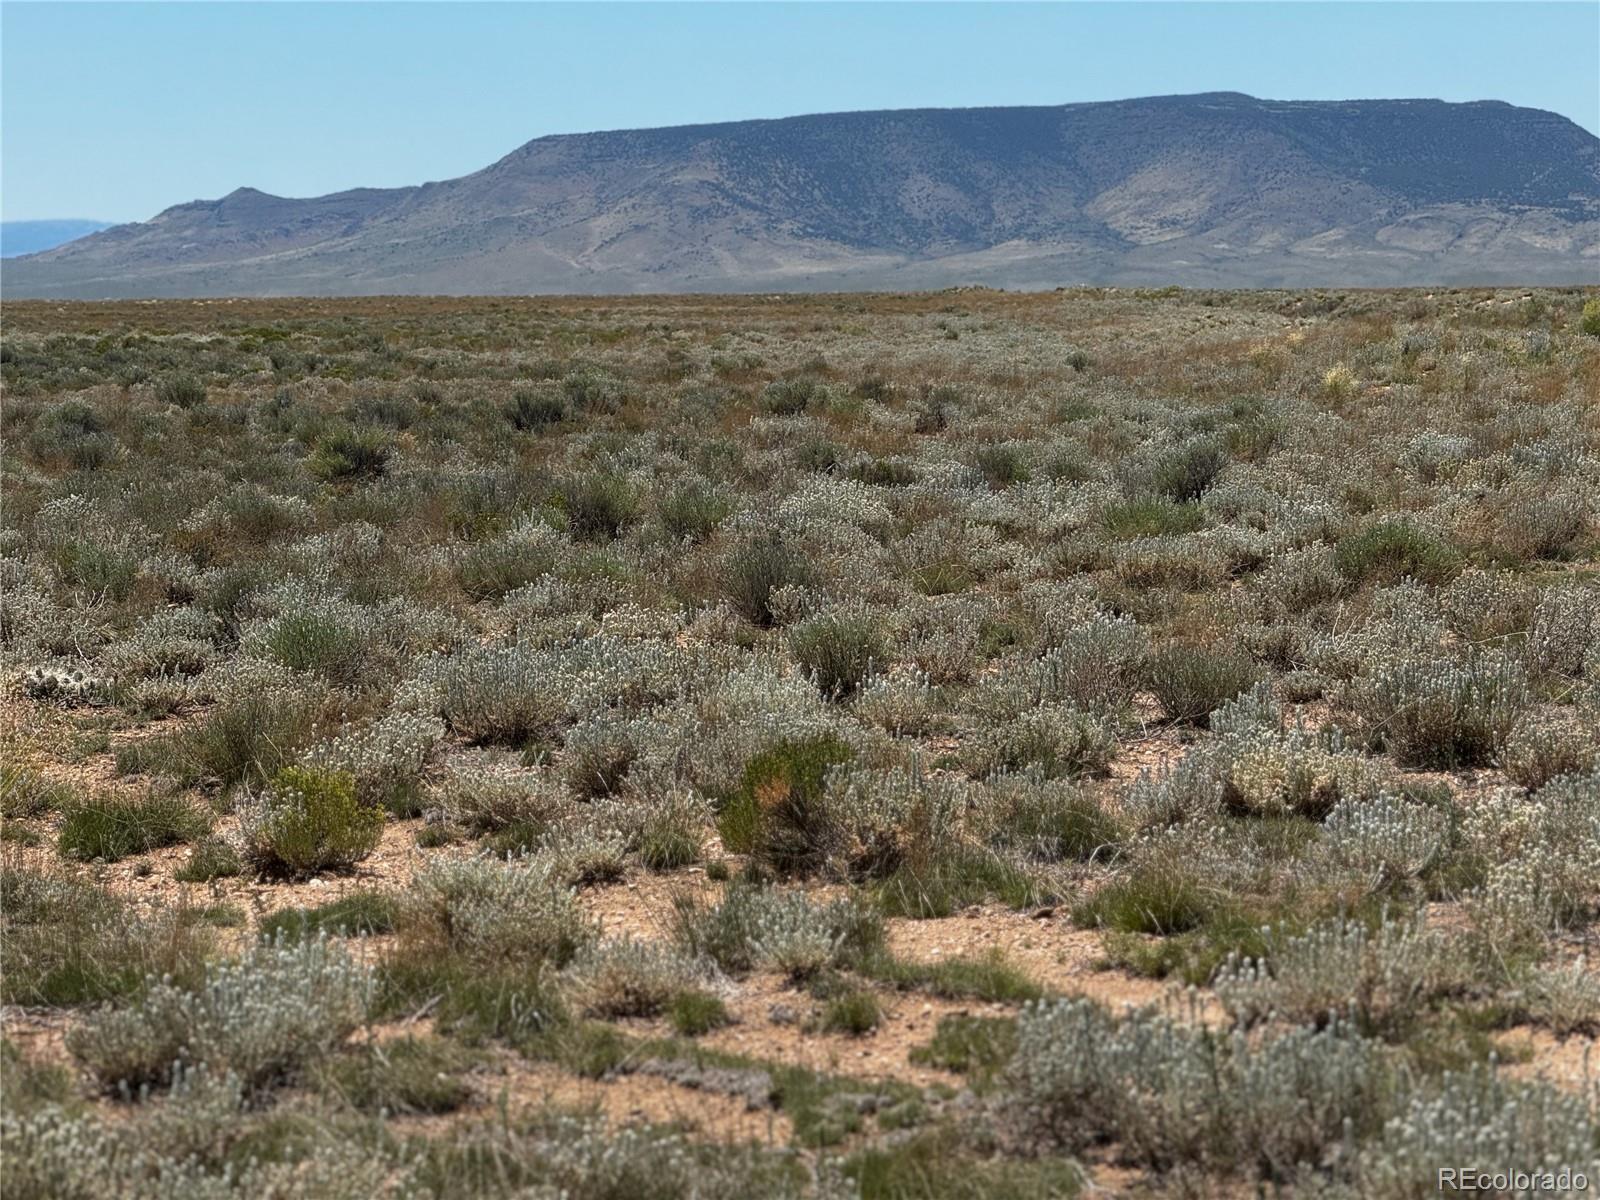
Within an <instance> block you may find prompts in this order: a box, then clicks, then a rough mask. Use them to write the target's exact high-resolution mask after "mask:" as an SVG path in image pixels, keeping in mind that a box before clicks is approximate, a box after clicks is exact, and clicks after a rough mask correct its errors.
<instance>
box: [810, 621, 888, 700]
mask: <svg viewBox="0 0 1600 1200" xmlns="http://www.w3.org/2000/svg"><path fill="white" fill-rule="evenodd" d="M789 650H790V653H792V654H793V655H794V658H795V662H796V663H798V664H799V666H800V669H801V670H802V671H804V672H805V673H806V674H807V675H809V676H810V677H811V678H812V679H813V680H815V681H816V684H817V687H818V689H819V690H820V691H821V692H822V694H823V695H824V696H828V697H830V698H832V699H839V698H842V697H845V696H849V695H852V694H853V693H854V692H855V691H856V690H857V689H858V688H860V686H861V684H862V682H863V681H864V680H865V679H866V678H867V677H868V676H869V675H870V674H871V673H872V670H873V667H874V666H880V667H881V666H882V665H883V663H884V660H885V659H886V658H887V657H888V646H887V643H886V642H885V641H884V637H883V633H882V632H881V630H880V629H879V628H878V624H877V622H876V621H875V620H873V618H872V617H871V616H870V615H869V614H867V613H865V612H863V611H860V610H859V609H842V610H838V611H834V612H828V613H822V614H820V615H818V616H815V617H811V618H810V619H808V620H805V621H801V622H800V623H799V624H797V625H794V626H792V627H791V628H790V629H789Z"/></svg>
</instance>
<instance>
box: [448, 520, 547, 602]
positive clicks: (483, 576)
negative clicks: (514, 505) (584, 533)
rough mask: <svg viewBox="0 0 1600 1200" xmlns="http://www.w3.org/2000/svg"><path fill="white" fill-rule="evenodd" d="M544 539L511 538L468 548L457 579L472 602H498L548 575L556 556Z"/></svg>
mask: <svg viewBox="0 0 1600 1200" xmlns="http://www.w3.org/2000/svg"><path fill="white" fill-rule="evenodd" d="M552 541H553V539H551V538H549V537H548V536H547V535H542V536H536V535H533V534H513V535H512V536H510V537H505V538H497V539H495V540H493V541H485V542H478V543H476V544H475V545H473V546H471V547H469V548H468V549H467V551H466V553H465V554H463V555H462V557H461V561H460V562H459V563H458V564H457V566H456V579H457V581H458V582H459V583H460V584H461V590H462V591H463V592H465V593H466V594H467V597H468V599H471V600H499V599H501V598H503V597H504V596H506V595H507V594H509V593H511V592H514V591H516V590H517V589H518V588H520V587H524V586H526V585H527V584H530V583H535V582H537V581H538V580H540V579H543V578H544V577H545V576H547V575H549V574H550V572H551V570H553V569H554V567H555V565H556V553H555V550H554V548H553V545H552V544H551V543H552Z"/></svg>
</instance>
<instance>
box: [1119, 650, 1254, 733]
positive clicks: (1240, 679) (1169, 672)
mask: <svg viewBox="0 0 1600 1200" xmlns="http://www.w3.org/2000/svg"><path fill="white" fill-rule="evenodd" d="M1147 672H1148V679H1149V683H1150V690H1151V691H1152V692H1153V693H1154V694H1155V697H1156V700H1157V702H1158V703H1159V704H1160V705H1161V712H1162V714H1163V715H1164V716H1166V717H1167V718H1168V719H1169V720H1174V721H1187V722H1191V723H1193V724H1196V725H1201V726H1204V725H1206V724H1207V723H1208V721H1209V720H1210V716H1211V712H1212V710H1213V709H1215V708H1217V707H1219V706H1220V705H1222V704H1223V703H1225V702H1226V701H1229V700H1232V699H1233V698H1234V697H1235V696H1238V695H1239V694H1240V693H1242V692H1248V691H1249V690H1250V689H1251V688H1253V687H1255V686H1256V684H1257V683H1259V682H1260V680H1261V670H1260V668H1259V667H1257V666H1256V665H1255V664H1254V663H1252V662H1251V661H1250V660H1249V659H1248V658H1247V657H1245V656H1244V655H1243V654H1241V653H1240V652H1238V651H1237V650H1233V649H1231V648H1229V647H1226V646H1179V645H1174V646H1167V647H1165V648H1164V649H1162V650H1158V651H1157V652H1156V653H1155V654H1153V655H1151V657H1150V662H1149V666H1148V667H1147Z"/></svg>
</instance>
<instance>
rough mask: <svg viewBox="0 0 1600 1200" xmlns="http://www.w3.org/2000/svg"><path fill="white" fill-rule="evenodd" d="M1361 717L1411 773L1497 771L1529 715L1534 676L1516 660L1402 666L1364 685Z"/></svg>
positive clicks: (1377, 673)
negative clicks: (1485, 766) (1417, 769)
mask: <svg viewBox="0 0 1600 1200" xmlns="http://www.w3.org/2000/svg"><path fill="white" fill-rule="evenodd" d="M1352 701H1353V706H1354V708H1355V711H1356V713H1357V715H1358V716H1359V717H1360V718H1361V720H1362V721H1363V723H1364V724H1365V725H1366V727H1367V728H1368V729H1369V730H1371V732H1372V734H1373V735H1374V737H1375V738H1376V739H1377V740H1378V741H1379V742H1380V744H1382V745H1383V746H1384V747H1386V748H1387V749H1389V750H1390V751H1392V752H1393V753H1394V755H1395V757H1396V758H1398V759H1399V760H1400V762H1402V763H1404V764H1406V765H1408V766H1442V767H1455V766H1476V765H1478V764H1480V763H1490V762H1493V761H1494V758H1495V756H1496V755H1497V754H1498V753H1499V752H1500V751H1501V749H1502V748H1503V747H1504V746H1505V745H1506V742H1507V740H1508V739H1509V738H1510V736H1511V731H1512V730H1513V729H1514V728H1515V727H1516V724H1517V721H1518V719H1519V718H1520V717H1521V716H1522V714H1523V712H1524V711H1525V710H1526V709H1527V707H1528V702H1529V692H1528V679H1527V673H1526V672H1525V671H1524V670H1523V669H1522V666H1521V664H1520V663H1519V662H1518V661H1517V660H1516V659H1514V658H1511V657H1509V656H1506V655H1497V654H1477V653H1475V654H1472V655H1469V656H1468V657H1467V658H1466V659H1465V660H1464V661H1457V660H1454V659H1445V658H1424V659H1417V658H1406V657H1403V658H1400V659H1398V660H1389V661H1386V662H1382V663H1380V664H1379V665H1378V666H1377V667H1376V668H1375V669H1374V670H1373V672H1372V673H1371V674H1370V675H1369V676H1368V677H1367V678H1366V679H1364V680H1361V681H1359V682H1358V683H1357V685H1356V687H1355V689H1354V693H1353V696H1352Z"/></svg>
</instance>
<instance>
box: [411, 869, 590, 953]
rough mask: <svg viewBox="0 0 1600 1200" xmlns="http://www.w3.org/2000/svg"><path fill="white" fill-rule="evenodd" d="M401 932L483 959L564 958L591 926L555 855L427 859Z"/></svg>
mask: <svg viewBox="0 0 1600 1200" xmlns="http://www.w3.org/2000/svg"><path fill="white" fill-rule="evenodd" d="M399 925H400V930H401V935H402V939H403V940H405V941H408V942H411V943H415V944H418V945H422V946H427V947H432V948H434V949H435V951H436V952H437V951H449V952H458V953H460V954H463V955H465V956H466V957H467V958H468V959H469V960H470V961H472V962H474V963H478V964H498V963H504V962H512V961H515V962H518V963H519V964H522V965H524V966H528V965H537V964H538V963H541V962H549V963H550V964H552V965H553V966H562V965H564V964H566V963H567V962H569V961H570V960H571V959H572V957H573V955H574V954H576V953H577V951H578V948H579V947H580V946H582V945H584V944H585V943H586V942H588V941H590V940H591V939H592V938H593V937H594V930H593V927H592V925H591V924H590V922H589V920H588V919H587V918H586V917H585V916H584V912H583V909H582V908H581V907H580V906H579V905H578V902H577V900H576V899H575V898H574V897H573V894H572V891H571V889H570V888H568V887H567V886H565V885H564V884H563V883H562V882H561V881H560V878H559V875H558V872H557V870H556V863H555V860H554V859H553V858H552V857H551V856H550V855H532V856H528V857H525V858H520V859H511V860H508V861H504V862H501V861H496V860H494V859H484V858H472V859H464V860H456V861H443V862H434V863H429V864H428V865H427V866H425V867H424V868H423V869H422V870H420V871H418V872H417V874H416V876H415V878H414V879H413V881H412V885H411V888H410V890H409V891H408V892H407V893H406V895H405V898H404V903H403V904H402V907H401V912H400V916H399Z"/></svg>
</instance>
